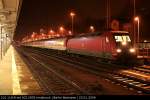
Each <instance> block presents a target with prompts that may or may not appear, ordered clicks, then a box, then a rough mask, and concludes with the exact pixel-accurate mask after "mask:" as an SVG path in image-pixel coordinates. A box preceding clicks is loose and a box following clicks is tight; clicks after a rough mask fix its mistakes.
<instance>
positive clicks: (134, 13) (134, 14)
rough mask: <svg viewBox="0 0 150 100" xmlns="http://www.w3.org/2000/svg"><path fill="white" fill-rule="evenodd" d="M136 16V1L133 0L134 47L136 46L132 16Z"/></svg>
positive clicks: (134, 30)
mask: <svg viewBox="0 0 150 100" xmlns="http://www.w3.org/2000/svg"><path fill="white" fill-rule="evenodd" d="M135 17H136V1H135V0H133V25H134V26H133V36H134V37H133V39H134V47H135V46H136V40H137V38H136V24H135V22H134V18H135Z"/></svg>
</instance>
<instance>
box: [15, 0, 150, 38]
mask: <svg viewBox="0 0 150 100" xmlns="http://www.w3.org/2000/svg"><path fill="white" fill-rule="evenodd" d="M132 2H133V0H111V17H112V19H118V20H120V21H126V22H130V21H131V18H132V17H133V3H132ZM149 4H150V3H149V0H136V9H137V14H138V15H140V17H141V20H140V22H141V24H140V25H141V26H140V29H141V32H142V37H143V39H149V37H150V35H149V34H150V33H149V32H150V31H149V26H150V6H149ZM71 11H74V12H75V13H76V16H75V29H78V30H77V31H78V32H86V29H87V27H88V25H90V24H92V25H94V24H95V26H96V29H97V30H100V29H101V28H100V27H105V22H106V0H24V1H23V4H22V9H21V12H20V16H19V20H18V25H17V28H16V34H15V39H21V38H22V37H24V36H26V35H27V33H28V34H29V33H32V32H33V31H34V32H39V30H40V28H43V29H45V30H49V29H50V28H53V29H57V28H58V27H59V26H61V25H64V26H65V27H67V28H71V26H70V25H71V17H70V15H69V13H70V12H71Z"/></svg>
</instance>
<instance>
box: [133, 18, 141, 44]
mask: <svg viewBox="0 0 150 100" xmlns="http://www.w3.org/2000/svg"><path fill="white" fill-rule="evenodd" d="M134 20H135V21H136V22H137V24H138V32H137V43H139V42H140V19H139V17H138V16H137V17H135V18H134Z"/></svg>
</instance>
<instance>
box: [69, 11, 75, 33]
mask: <svg viewBox="0 0 150 100" xmlns="http://www.w3.org/2000/svg"><path fill="white" fill-rule="evenodd" d="M70 16H71V18H72V34H74V31H73V22H74V16H75V13H73V12H71V13H70Z"/></svg>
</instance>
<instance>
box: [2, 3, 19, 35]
mask: <svg viewBox="0 0 150 100" xmlns="http://www.w3.org/2000/svg"><path fill="white" fill-rule="evenodd" d="M21 4H22V0H0V30H1V31H0V33H1V35H2V37H5V36H9V37H11V38H12V37H13V35H14V32H15V28H16V26H17V21H18V17H19V13H20V9H21Z"/></svg>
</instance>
